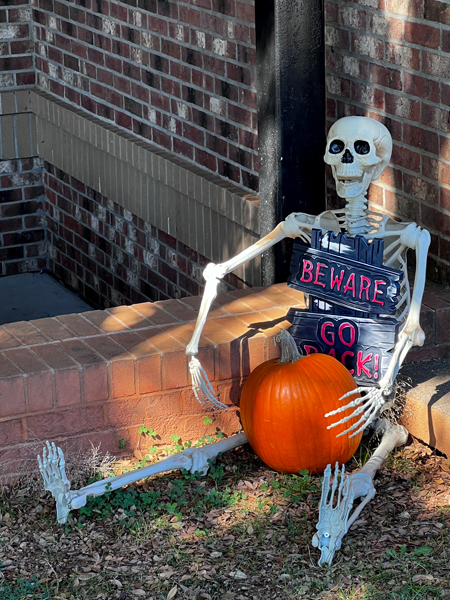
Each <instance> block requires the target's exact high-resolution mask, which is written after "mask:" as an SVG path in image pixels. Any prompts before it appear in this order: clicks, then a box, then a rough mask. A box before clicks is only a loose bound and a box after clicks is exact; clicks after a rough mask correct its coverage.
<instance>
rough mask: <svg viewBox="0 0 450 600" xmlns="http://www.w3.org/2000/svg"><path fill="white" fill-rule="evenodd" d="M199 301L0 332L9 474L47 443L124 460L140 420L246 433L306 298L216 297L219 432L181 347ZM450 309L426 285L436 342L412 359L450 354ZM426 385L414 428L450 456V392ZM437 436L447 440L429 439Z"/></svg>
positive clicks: (2, 442) (411, 421) (193, 430)
mask: <svg viewBox="0 0 450 600" xmlns="http://www.w3.org/2000/svg"><path fill="white" fill-rule="evenodd" d="M200 301H201V298H199V297H188V298H184V299H182V300H166V301H163V302H156V303H150V302H148V303H144V304H138V305H134V306H118V307H116V308H111V309H108V310H105V311H100V310H95V311H90V312H87V313H82V314H72V315H63V316H59V317H54V318H47V319H40V320H36V321H30V322H24V321H22V322H18V323H12V324H9V325H4V326H3V327H0V399H1V401H0V457H1V459H2V463H3V477H4V476H5V474H10V475H12V474H14V473H16V474H17V473H19V471H20V470H21V469H23V461H24V460H28V459H29V460H30V461H31V462H30V465H29V466H28V467H27V470H30V468H31V470H34V469H35V454H36V451H37V450H40V447H41V446H42V442H43V441H44V440H45V439H51V440H52V441H56V442H58V443H59V444H61V445H62V446H63V447H64V448H65V449H66V450H68V449H74V450H76V451H80V450H82V449H83V448H86V447H88V446H89V444H90V442H91V441H92V442H94V443H99V442H102V444H103V445H102V448H103V450H109V451H110V452H112V453H117V452H118V446H117V441H118V440H119V439H121V438H125V439H126V440H127V442H128V447H127V450H128V451H129V450H130V449H133V448H136V447H137V444H138V439H139V433H138V428H139V426H140V425H142V424H145V425H146V426H147V427H152V428H153V429H155V430H156V431H157V432H158V433H159V434H160V437H161V440H160V442H161V443H168V442H170V441H171V439H170V434H172V433H176V434H177V435H180V436H181V437H182V438H184V439H191V438H195V437H196V436H201V435H205V434H211V433H213V432H214V431H215V430H216V428H220V429H221V430H222V431H224V432H225V433H226V434H231V433H233V432H234V431H236V430H237V429H239V428H240V423H239V418H238V404H239V396H240V390H241V387H242V384H243V381H244V380H245V378H246V376H247V375H248V374H249V373H250V371H251V370H253V369H254V368H255V367H256V366H257V365H258V364H260V363H261V362H263V361H265V360H269V359H270V358H274V357H277V356H279V349H278V347H275V345H274V343H273V337H274V335H275V334H276V333H277V332H278V330H279V328H280V326H281V327H288V326H289V324H288V322H287V321H286V320H285V315H286V313H287V310H288V309H289V308H290V307H292V306H302V305H303V296H302V294H300V293H299V292H296V291H294V290H291V289H289V288H288V287H287V285H286V284H279V285H274V286H271V287H269V288H258V289H246V290H238V291H234V292H228V293H223V294H220V295H219V296H218V297H217V299H216V301H215V303H214V305H213V309H212V311H211V313H210V318H209V320H208V322H207V324H206V326H205V329H204V333H203V336H202V339H201V343H200V351H199V358H200V360H201V361H202V364H203V366H204V368H205V370H206V372H207V373H208V376H209V378H210V380H211V382H212V384H213V387H214V388H215V391H216V393H217V395H218V396H219V398H220V399H221V400H222V401H223V402H225V403H226V404H228V406H229V410H228V411H227V412H222V413H212V412H210V413H209V414H210V415H211V416H213V420H214V421H213V425H212V426H207V425H205V424H204V423H203V421H204V416H205V415H206V414H208V411H207V410H206V409H204V408H203V407H202V406H200V404H199V403H198V402H197V400H196V399H195V397H194V396H193V393H192V390H191V388H190V382H189V377H188V360H187V357H186V355H185V352H184V351H185V347H186V344H187V342H188V341H189V340H190V337H191V334H192V331H193V327H194V322H195V319H196V317H197V311H198V307H199V305H200ZM449 314H450V292H449V291H448V290H447V289H445V288H442V287H439V286H429V287H427V292H426V294H425V297H424V306H423V309H422V315H421V321H422V324H423V327H424V329H425V332H426V334H427V341H426V345H425V346H424V347H423V348H419V349H416V350H415V351H414V352H412V353H411V355H410V357H409V360H410V361H411V360H416V361H417V360H424V359H429V358H437V357H438V358H442V357H447V356H450V336H449V335H448V329H449V327H450V321H449V319H448V316H449ZM435 364H436V363H432V365H435ZM429 365H430V363H423V366H420V368H419V367H418V366H417V365H416V366H414V367H408V366H405V367H404V369H403V371H402V373H409V372H410V371H409V369H412V370H411V373H413V374H414V376H415V377H420V376H421V375H420V374H421V373H424V372H427V371H426V369H428V368H430V367H429ZM423 369H425V371H424V370H423ZM449 373H450V366H449ZM449 378H450V375H449ZM413 380H414V378H413ZM420 385H422V386H423V385H425V380H421V384H420ZM420 385H419V386H418V388H417V390H419V391H416V390H412V391H411V392H410V393H409V394H408V402H409V403H410V407H411V410H410V413H412V414H413V415H414V414H416V415H419V414H422V415H425V416H426V419H425V417H423V418H422V417H421V418H419V417H417V418H408V410H407V411H406V415H405V419H406V420H405V423H406V424H407V426H408V427H409V428H410V430H411V433H413V435H416V436H417V437H419V438H420V439H423V440H424V441H426V442H428V443H430V444H432V445H436V447H437V448H439V450H441V451H442V452H445V453H449V452H450V446H449V445H448V441H446V436H445V435H444V433H442V432H444V430H445V431H448V430H449V427H450V422H449V423H447V420H448V419H450V408H448V407H449V406H450V404H448V406H447V404H446V406H447V408H446V409H445V410H443V409H442V406H443V404H442V403H443V402H444V403H446V402H447V403H450V395H449V398H448V400H447V396H445V398H444V399H443V400H442V401H440V402H439V403H438V404H436V405H434V404H426V403H425V400H424V398H426V397H427V393H425V392H424V393H422V391H421V390H423V389H425V388H423V387H420ZM424 411H425V412H424ZM443 415H444V416H443ZM425 422H426V423H427V427H424V425H423V423H425ZM421 423H422V424H421ZM434 423H436V424H435V425H434ZM211 428H212V430H211ZM438 430H439V432H440V434H439V435H434V437H433V435H431V434H430V431H431V432H433V431H438ZM447 437H448V436H447ZM18 457H20V458H18ZM1 476H2V474H0V477H1Z"/></svg>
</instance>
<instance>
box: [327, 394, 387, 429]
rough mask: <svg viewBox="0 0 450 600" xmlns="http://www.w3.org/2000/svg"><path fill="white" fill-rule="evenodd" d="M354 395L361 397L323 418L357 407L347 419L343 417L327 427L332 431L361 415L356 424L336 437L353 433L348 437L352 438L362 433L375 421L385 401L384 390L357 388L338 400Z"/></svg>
mask: <svg viewBox="0 0 450 600" xmlns="http://www.w3.org/2000/svg"><path fill="white" fill-rule="evenodd" d="M355 394H361V396H359V397H358V398H356V399H355V400H352V402H349V403H348V404H346V405H345V406H341V407H340V408H338V409H336V410H333V411H332V412H329V413H327V414H326V415H325V417H332V416H334V415H337V414H339V413H342V412H344V411H345V410H347V409H349V408H355V407H357V408H356V409H355V410H354V411H353V412H352V414H351V415H349V416H348V417H344V418H343V419H341V420H340V421H337V422H336V423H332V424H331V425H328V427H327V429H332V428H333V427H336V426H337V425H342V424H343V423H347V422H348V421H350V420H351V419H354V418H355V417H357V416H359V415H361V413H362V416H361V417H360V418H359V419H358V420H357V421H356V423H353V425H352V426H351V427H349V428H348V429H346V430H345V431H343V432H342V433H340V434H339V435H338V436H337V437H340V436H341V435H345V434H347V433H350V432H351V431H352V432H353V433H352V434H351V435H350V437H353V436H355V435H358V434H359V433H361V431H364V429H366V428H367V427H368V426H369V425H370V424H371V423H373V422H374V421H375V420H376V418H377V417H378V415H379V413H380V411H381V409H382V407H383V405H384V404H385V403H386V400H387V398H386V396H385V394H384V390H383V389H380V388H378V387H358V388H356V389H355V390H352V391H351V392H348V393H347V394H344V395H343V396H342V398H339V400H344V399H345V398H350V397H351V396H354V395H355ZM355 429H356V431H355Z"/></svg>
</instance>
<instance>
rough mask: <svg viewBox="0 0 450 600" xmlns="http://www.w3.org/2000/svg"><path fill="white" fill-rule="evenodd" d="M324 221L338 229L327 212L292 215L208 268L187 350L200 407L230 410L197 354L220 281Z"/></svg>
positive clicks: (193, 387)
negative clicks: (226, 259)
mask: <svg viewBox="0 0 450 600" xmlns="http://www.w3.org/2000/svg"><path fill="white" fill-rule="evenodd" d="M322 222H323V225H324V226H330V228H331V227H334V228H336V223H337V219H336V217H334V215H331V214H329V213H327V212H325V213H323V214H322V215H319V216H318V217H315V218H314V217H312V216H310V215H306V214H303V213H292V214H290V215H289V216H288V217H287V218H286V220H285V221H283V222H282V223H279V224H278V225H277V226H276V227H275V229H274V230H273V231H272V232H271V233H269V234H268V235H266V236H265V237H263V238H262V239H261V240H259V241H258V242H256V243H255V244H253V245H252V246H250V247H249V248H246V249H245V250H243V251H242V252H241V253H239V254H238V255H237V256H235V257H234V258H231V259H230V260H228V261H226V262H224V263H221V264H218V265H215V264H214V263H210V264H209V265H207V267H206V268H205V270H204V272H203V276H204V278H205V280H206V286H205V291H204V293H203V299H202V303H201V305H200V310H199V314H198V317H197V321H196V324H195V328H194V332H193V334H192V338H191V340H190V342H189V344H188V345H187V347H186V354H187V355H188V356H190V357H191V359H190V362H189V371H190V373H191V379H192V389H193V392H194V394H195V397H196V398H197V400H198V401H199V402H200V404H203V405H206V406H208V405H209V406H212V407H213V408H216V409H222V410H226V409H227V406H226V405H225V404H222V403H221V402H219V400H218V399H217V398H216V396H215V394H214V390H213V388H212V386H211V383H210V381H209V379H208V377H207V374H206V373H205V371H204V369H203V367H202V365H201V363H200V361H199V360H198V359H197V358H195V356H196V354H197V353H198V345H199V342H200V336H201V334H202V331H203V327H204V326H205V323H206V319H207V316H208V313H209V310H210V308H211V305H212V303H213V302H214V299H215V298H216V296H217V287H218V285H219V281H220V279H222V277H224V276H225V275H227V274H228V273H231V271H233V270H234V269H237V268H238V267H239V266H240V265H243V264H244V263H246V262H247V261H249V260H252V259H253V258H255V257H256V256H259V255H260V254H262V253H263V252H264V251H265V250H268V249H269V248H271V247H272V246H273V245H275V244H276V243H277V242H280V241H281V240H283V239H284V238H286V237H291V238H295V237H305V235H306V234H305V230H306V231H311V229H312V228H313V227H315V226H316V227H317V226H320V224H321V223H322Z"/></svg>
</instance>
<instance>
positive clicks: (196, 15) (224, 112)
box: [33, 0, 257, 190]
mask: <svg viewBox="0 0 450 600" xmlns="http://www.w3.org/2000/svg"><path fill="white" fill-rule="evenodd" d="M253 7H254V1H253V0H239V1H238V0H202V1H201V2H200V1H195V2H194V1H192V2H185V1H184V0H173V1H172V0H167V1H161V0H127V1H126V2H125V1H118V0H75V1H69V0H34V2H33V20H34V34H35V40H36V67H37V83H38V85H39V87H41V88H43V89H44V90H47V91H49V92H51V93H53V94H56V95H57V96H59V97H60V98H63V99H64V100H65V101H67V102H70V103H71V104H74V105H76V106H80V107H82V108H83V109H84V110H87V111H89V112H91V113H93V114H95V115H97V116H99V117H101V118H103V119H105V120H107V121H110V122H113V123H115V124H116V125H118V126H120V127H123V128H125V129H129V130H130V131H133V132H134V133H136V134H137V135H139V136H141V137H143V138H145V139H146V140H149V141H151V142H154V143H155V144H157V145H158V146H162V147H163V148H165V149H167V150H170V151H171V152H174V153H175V154H178V155H180V156H182V157H183V158H185V159H186V160H188V161H190V162H193V163H195V164H197V165H200V166H202V167H204V168H205V169H208V170H209V171H212V172H214V173H218V174H219V175H221V176H223V177H226V178H229V179H231V180H232V181H234V182H236V183H237V184H239V185H241V186H244V187H245V188H248V189H250V190H256V188H257V154H256V149H257V145H256V144H257V141H256V93H255V68H254V64H255V48H254V38H255V32H254V23H253V21H254V10H253Z"/></svg>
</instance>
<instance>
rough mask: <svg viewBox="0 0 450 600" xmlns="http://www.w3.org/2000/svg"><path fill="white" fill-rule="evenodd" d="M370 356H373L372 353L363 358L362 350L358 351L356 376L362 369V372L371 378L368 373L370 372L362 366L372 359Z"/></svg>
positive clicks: (359, 374)
mask: <svg viewBox="0 0 450 600" xmlns="http://www.w3.org/2000/svg"><path fill="white" fill-rule="evenodd" d="M372 356H373V354H368V355H367V356H365V357H364V358H363V353H362V352H358V358H357V361H356V369H357V371H358V377H360V376H361V373H362V371H364V373H365V374H366V375H367V377H370V378H372V375H371V374H370V372H369V371H368V370H367V369H366V367H365V366H364V365H365V364H366V362H369V361H370V360H372Z"/></svg>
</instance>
